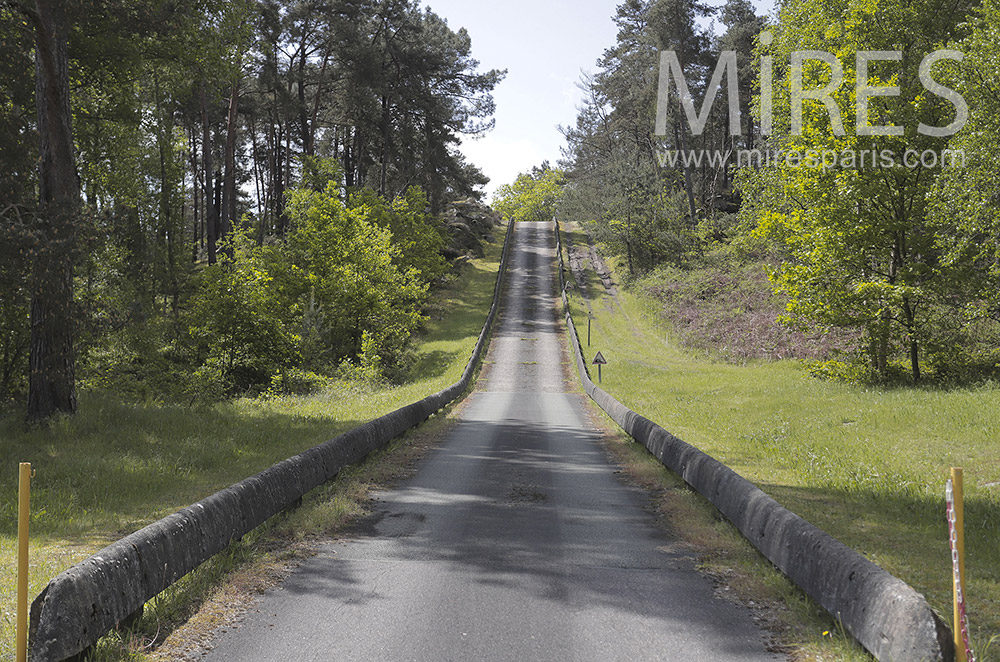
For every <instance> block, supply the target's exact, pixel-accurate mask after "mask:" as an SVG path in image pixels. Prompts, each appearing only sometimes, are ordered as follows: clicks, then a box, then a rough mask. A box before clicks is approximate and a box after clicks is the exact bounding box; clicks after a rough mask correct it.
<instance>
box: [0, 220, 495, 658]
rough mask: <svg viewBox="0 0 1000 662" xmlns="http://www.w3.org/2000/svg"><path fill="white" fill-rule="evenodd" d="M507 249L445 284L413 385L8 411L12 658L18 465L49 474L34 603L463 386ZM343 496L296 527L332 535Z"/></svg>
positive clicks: (7, 615) (490, 252)
mask: <svg viewBox="0 0 1000 662" xmlns="http://www.w3.org/2000/svg"><path fill="white" fill-rule="evenodd" d="M498 236H499V233H498ZM500 251H501V246H500V245H499V244H492V245H488V246H487V257H486V258H485V259H482V260H475V261H473V262H471V263H469V264H467V265H465V266H464V267H463V268H462V271H461V274H460V277H459V278H457V279H455V280H454V281H452V282H451V283H449V284H448V285H447V286H445V287H444V288H443V289H442V290H439V291H438V292H437V293H436V295H435V297H434V302H433V306H432V308H431V309H429V310H428V311H427V312H428V314H429V316H430V320H429V321H428V323H427V325H426V328H425V330H424V331H423V332H422V334H421V336H420V338H419V339H418V343H417V347H416V358H415V364H414V369H413V371H412V374H413V378H412V379H411V380H409V381H408V382H407V383H405V384H402V385H398V386H390V387H376V386H370V385H363V384H347V383H345V384H341V385H339V386H338V387H335V388H331V389H329V390H326V391H324V392H321V393H318V394H315V395H312V396H298V397H283V398H274V399H244V400H237V401H233V402H226V403H221V404H218V405H215V406H212V407H202V408H190V407H184V406H177V405H160V404H139V405H137V404H131V403H127V402H123V401H122V400H121V399H120V398H116V397H115V396H114V395H111V394H107V393H96V392H82V393H81V394H80V412H79V414H78V415H76V416H74V417H71V418H63V419H60V420H58V421H56V422H54V423H53V424H52V425H51V426H49V427H48V428H45V429H25V427H24V425H23V424H22V422H21V419H20V416H19V415H18V416H12V417H8V418H6V419H3V420H0V457H3V458H4V463H3V464H2V466H0V484H2V485H3V486H4V489H3V490H2V492H0V660H7V659H10V660H13V659H14V629H15V616H14V614H15V597H16V596H15V589H16V581H15V577H16V565H17V564H16V555H17V464H18V462H31V463H32V465H33V468H34V470H35V472H36V475H35V478H34V481H33V483H32V494H31V496H32V518H31V555H32V558H31V577H30V596H31V598H34V596H35V595H37V594H38V593H39V592H40V591H41V590H42V588H44V586H45V584H46V583H47V582H48V581H49V579H51V578H52V577H53V576H55V575H56V574H58V573H59V572H61V571H63V570H65V569H66V568H68V567H70V566H71V565H73V564H74V563H77V562H79V561H81V560H83V559H85V558H86V557H88V556H90V555H91V554H93V553H94V552H96V551H97V550H98V549H100V548H101V547H103V546H105V545H107V544H108V543H110V542H112V541H114V540H116V539H118V538H120V537H122V536H123V535H126V534H128V533H131V532H132V531H134V530H136V529H138V528H141V527H142V526H144V525H146V524H149V523H150V522H153V521H155V520H157V519H159V518H161V517H164V516H166V515H168V514H170V513H172V512H174V511H176V510H178V509H179V508H182V507H184V506H187V505H189V504H191V503H193V502H195V501H198V500H200V499H202V498H204V497H206V496H208V495H210V494H212V493H214V492H216V491H217V490H219V489H221V488H223V487H226V486H227V485H230V484H232V483H234V482H237V481H239V480H242V479H243V478H246V477H247V476H250V475H253V474H254V473H256V472H259V471H261V470H263V469H265V468H267V467H268V466H270V465H272V464H274V463H276V462H279V461H281V460H283V459H285V458H287V457H290V456H292V455H294V454H296V453H299V452H301V451H303V450H305V449H307V448H311V447H312V446H315V445H317V444H319V443H322V442H324V441H326V440H328V439H330V438H332V437H334V436H336V435H337V434H339V433H341V432H344V431H346V430H348V429H350V428H352V427H355V426H357V425H358V424H360V423H363V422H365V421H368V420H371V419H373V418H376V417H378V416H380V415H382V414H384V413H387V412H389V411H392V410H393V409H396V408H398V407H401V406H403V405H406V404H408V403H410V402H413V401H415V400H418V399H420V398H422V397H424V396H426V395H429V394H431V393H434V392H436V391H438V390H440V389H442V388H444V387H446V386H448V385H450V384H453V383H454V382H456V381H458V379H459V378H460V377H461V374H462V371H463V370H464V369H465V365H466V363H467V361H468V359H469V356H470V355H471V352H472V349H473V347H474V346H475V343H476V339H477V338H478V336H479V332H480V330H481V329H482V324H483V321H484V319H485V317H486V314H487V312H488V310H489V306H490V301H491V300H492V295H493V285H494V282H495V280H496V271H497V268H498V266H499V262H500ZM338 482H339V479H338ZM322 489H327V488H322ZM335 496H336V495H335V494H334V493H330V494H329V495H328V497H327V498H324V499H321V502H322V503H321V505H318V506H314V507H313V510H312V511H310V512H312V513H313V515H311V516H308V517H306V519H307V520H308V521H307V524H308V525H307V526H305V528H303V523H302V521H300V520H301V519H302V517H304V516H302V515H300V516H298V517H299V518H300V519H299V520H296V521H298V522H299V524H298V525H297V526H296V530H297V531H299V532H300V534H301V532H303V531H307V532H308V531H322V530H324V527H326V526H327V525H328V522H327V521H326V520H327V516H328V515H330V514H331V511H330V509H331V508H332V509H333V510H335V511H338V512H339V510H342V509H343V508H342V506H340V505H331V504H334V501H335V500H336V499H335ZM350 507H351V508H353V507H354V506H350ZM310 517H311V519H310ZM262 535H264V534H262ZM254 541H255V538H254V537H253V536H248V537H247V538H246V539H245V540H244V541H243V542H241V543H239V544H237V545H235V546H234V547H233V549H232V550H230V552H229V553H228V554H225V555H220V557H221V558H219V559H218V560H213V561H212V562H210V563H209V564H206V569H205V571H201V570H199V572H198V573H196V574H198V578H196V579H195V580H191V581H188V582H186V586H187V587H188V588H185V587H184V586H181V587H179V588H178V589H177V590H175V591H174V592H173V594H172V596H171V597H169V599H168V600H166V601H167V602H171V603H176V604H184V603H185V600H184V599H183V596H181V597H178V594H183V593H184V592H185V591H187V592H192V591H193V592H194V593H196V594H198V595H201V594H204V592H205V591H206V590H207V589H206V586H207V585H210V584H211V583H212V582H213V581H215V579H214V578H213V573H216V574H219V575H220V576H221V574H224V573H225V572H226V571H227V569H229V568H232V567H234V564H238V562H239V560H240V557H241V556H244V557H245V556H247V555H248V554H250V552H249V551H248V550H253V549H255V548H254V544H255V542H254ZM213 568H215V570H213ZM192 587H193V588H192ZM176 608H179V607H176V606H175V607H170V609H176ZM168 611H169V610H168Z"/></svg>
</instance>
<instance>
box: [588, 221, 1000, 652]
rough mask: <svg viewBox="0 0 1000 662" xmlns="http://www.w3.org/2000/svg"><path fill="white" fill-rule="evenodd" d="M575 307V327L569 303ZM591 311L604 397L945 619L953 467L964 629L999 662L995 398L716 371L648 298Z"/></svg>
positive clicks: (792, 372)
mask: <svg viewBox="0 0 1000 662" xmlns="http://www.w3.org/2000/svg"><path fill="white" fill-rule="evenodd" d="M581 239H582V237H581V236H579V235H577V236H575V237H574V240H575V241H576V242H579V241H581ZM588 289H589V290H590V291H591V292H592V293H599V290H600V285H599V283H597V284H596V286H592V287H590V288H588ZM598 298H600V297H598ZM571 305H572V308H573V314H574V317H575V319H576V321H577V324H578V325H581V324H582V326H580V328H582V329H585V328H586V307H585V303H584V301H583V300H582V298H580V297H579V294H578V293H574V297H573V300H572V302H571ZM592 307H593V312H594V316H595V320H594V323H593V346H592V349H591V353H593V352H595V351H596V350H598V349H600V350H602V351H603V352H604V354H605V356H606V358H607V359H608V361H609V365H607V366H605V370H604V371H603V372H604V383H603V386H604V387H605V388H606V389H607V390H608V391H609V392H610V393H612V394H614V395H615V396H616V397H617V398H619V399H620V400H621V401H622V402H623V403H625V404H626V405H628V406H630V407H632V408H633V409H635V410H636V411H638V412H640V413H642V414H643V415H645V416H647V417H649V418H651V419H652V420H654V421H657V422H658V423H660V424H661V425H663V426H664V427H666V428H667V429H669V430H670V431H671V432H673V433H675V434H677V435H678V436H679V437H681V438H682V439H684V440H686V441H688V442H690V443H692V444H694V445H696V446H698V447H699V448H701V449H702V450H704V451H706V452H707V453H709V454H711V455H713V456H715V457H716V458H718V459H719V460H721V461H723V462H725V463H726V464H728V465H729V466H730V467H732V468H733V469H734V470H736V471H737V472H739V473H740V474H741V475H743V476H745V477H746V478H748V479H749V480H751V481H753V482H754V483H756V484H758V485H759V486H760V487H761V488H762V489H764V490H765V491H766V492H768V493H769V494H771V495H772V496H773V497H775V498H776V499H777V500H778V501H779V502H781V503H782V504H784V505H786V506H787V507H789V508H790V509H791V510H792V511H794V512H796V513H798V514H800V515H802V516H803V517H805V518H806V519H807V520H809V521H811V522H813V523H815V524H816V525H818V526H820V527H821V528H823V529H825V530H826V531H828V532H829V533H831V534H832V535H834V536H835V537H837V538H839V539H840V540H842V541H844V542H845V543H847V544H848V545H850V546H852V547H854V548H855V549H857V550H859V551H861V552H862V553H863V554H865V555H866V556H867V557H868V558H870V559H872V560H873V561H874V562H876V563H878V564H879V565H881V566H883V567H885V568H886V569H888V570H889V571H890V572H892V573H894V574H896V575H897V576H899V577H901V578H902V579H904V580H905V581H907V582H909V583H910V584H912V585H913V586H914V587H916V588H917V589H918V590H919V591H921V592H923V593H925V594H926V595H927V597H928V599H929V600H930V602H931V604H932V606H934V608H935V609H937V610H938V611H939V613H941V614H943V615H944V616H945V619H946V620H949V621H950V613H951V583H950V556H949V552H948V547H947V531H946V524H945V520H944V498H943V497H944V483H945V480H946V479H947V477H948V469H949V467H951V466H963V467H964V468H965V476H966V542H967V561H966V567H967V575H968V585H967V592H968V599H969V611H970V618H971V620H972V630H973V634H974V636H975V643H976V644H977V645H978V648H979V649H980V650H979V651H977V652H979V653H980V655H979V659H980V660H983V659H994V660H997V659H1000V643H993V645H992V648H988V646H989V643H990V640H991V638H993V637H995V636H997V635H998V633H1000V459H998V457H1000V453H998V451H1000V439H998V433H1000V406H998V405H1000V388H998V387H979V388H974V389H967V390H948V391H946V390H932V389H928V390H921V389H912V388H903V389H894V390H879V389H872V388H862V387H855V386H850V385H845V384H839V383H830V382H823V381H818V380H815V379H811V378H809V377H807V376H806V374H805V373H804V371H803V370H802V369H801V367H800V365H799V364H798V363H797V362H792V361H778V362H767V363H765V362H758V363H749V364H747V365H741V366H737V365H732V364H727V363H722V362H715V361H712V360H710V359H708V358H705V357H704V356H703V355H702V356H695V355H694V354H693V353H692V352H690V351H685V350H682V349H680V348H679V347H677V346H676V345H675V344H674V343H673V342H672V341H671V339H670V333H669V331H667V332H665V331H664V330H663V329H662V328H657V325H656V324H655V323H653V322H652V321H651V320H652V319H656V318H657V316H655V315H653V314H652V310H651V302H650V301H649V300H648V299H641V298H638V297H636V296H634V295H632V294H631V293H629V292H624V293H622V295H621V296H620V298H619V301H618V303H617V304H616V303H613V302H611V301H610V300H609V299H607V298H603V299H601V300H599V301H598V300H595V301H594V302H592ZM984 652H986V654H985V655H984V654H983V653H984Z"/></svg>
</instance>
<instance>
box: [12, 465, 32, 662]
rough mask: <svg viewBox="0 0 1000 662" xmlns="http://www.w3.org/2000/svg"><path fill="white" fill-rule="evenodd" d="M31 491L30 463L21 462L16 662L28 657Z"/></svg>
mask: <svg viewBox="0 0 1000 662" xmlns="http://www.w3.org/2000/svg"><path fill="white" fill-rule="evenodd" d="M30 493H31V464H30V463H28V462H22V463H21V472H20V480H19V481H18V486H17V496H18V511H17V635H16V636H17V639H16V643H15V645H16V650H17V662H26V661H27V659H28V519H29V516H30V514H31V509H30V498H29V496H30Z"/></svg>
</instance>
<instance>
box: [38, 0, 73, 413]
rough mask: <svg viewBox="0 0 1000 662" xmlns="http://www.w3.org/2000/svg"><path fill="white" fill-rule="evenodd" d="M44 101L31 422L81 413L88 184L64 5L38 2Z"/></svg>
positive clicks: (40, 128)
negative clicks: (80, 273) (83, 202)
mask: <svg viewBox="0 0 1000 662" xmlns="http://www.w3.org/2000/svg"><path fill="white" fill-rule="evenodd" d="M35 8H36V10H37V19H36V23H35V66H36V95H37V98H36V103H37V109H38V134H39V156H40V160H41V163H40V167H39V175H40V177H39V192H40V199H41V204H42V215H43V219H42V224H43V228H44V232H43V234H44V239H43V242H44V243H43V244H41V245H40V246H39V249H38V251H37V252H36V253H35V255H34V262H33V265H32V279H31V347H30V355H29V365H30V375H29V385H28V420H29V421H31V422H40V421H44V420H45V419H47V418H49V417H50V416H52V415H53V414H56V413H59V412H63V413H75V412H76V383H75V374H74V356H73V249H74V247H75V243H76V237H75V230H74V221H75V219H76V217H77V215H78V213H79V206H80V182H79V179H78V178H77V174H76V166H75V164H74V156H73V124H72V115H71V113H70V102H69V55H68V50H69V46H68V41H67V38H68V32H69V30H68V26H67V25H66V19H65V16H64V15H63V11H62V4H61V3H59V2H50V1H49V0H37V2H36V3H35Z"/></svg>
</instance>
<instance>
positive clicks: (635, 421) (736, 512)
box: [555, 221, 955, 662]
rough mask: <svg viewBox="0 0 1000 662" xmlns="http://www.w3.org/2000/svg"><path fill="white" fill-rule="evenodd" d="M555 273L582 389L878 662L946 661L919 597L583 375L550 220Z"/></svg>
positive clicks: (939, 634) (932, 617) (948, 644)
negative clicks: (555, 258)
mask: <svg viewBox="0 0 1000 662" xmlns="http://www.w3.org/2000/svg"><path fill="white" fill-rule="evenodd" d="M555 227H556V249H557V251H558V252H559V278H560V285H561V289H562V299H563V306H564V310H565V312H566V325H567V328H568V330H569V335H570V341H571V343H572V345H573V348H574V351H575V354H576V365H577V370H578V371H579V373H580V379H581V380H582V381H583V386H584V389H585V390H586V392H587V394H588V395H589V396H590V397H591V398H592V399H593V400H594V402H596V403H597V404H598V405H599V406H600V407H601V409H603V410H604V411H605V412H606V413H607V414H608V416H610V417H611V418H612V419H613V420H614V421H615V422H616V423H617V424H618V425H620V426H621V428H622V429H623V430H625V432H627V433H628V434H629V436H631V437H632V438H633V439H635V440H636V441H638V442H639V443H641V444H643V445H644V446H645V447H646V448H647V449H648V450H649V452H650V453H652V454H653V456H654V457H656V458H657V459H658V460H659V461H660V462H661V463H662V464H663V465H664V466H666V467H667V468H669V469H671V470H672V471H674V472H675V473H676V474H678V475H679V476H680V477H681V478H683V479H684V481H685V482H687V484H688V485H690V486H691V487H692V488H694V489H695V490H697V491H698V492H699V493H701V494H702V496H704V497H705V498H706V499H708V500H709V501H711V502H712V503H713V504H714V505H715V507H716V508H718V509H719V512H721V513H722V514H723V515H724V516H725V517H726V518H727V519H728V520H729V521H730V522H732V523H733V525H734V526H735V527H736V528H737V529H739V531H740V533H742V534H743V535H744V536H745V537H746V539H747V540H749V541H750V543H751V544H753V546H754V547H756V548H757V549H758V550H760V552H761V554H763V555H764V556H765V557H766V558H767V559H768V560H769V561H771V563H773V564H774V565H775V566H776V567H777V568H778V569H779V570H781V572H783V573H784V574H785V575H786V576H788V578H789V579H791V580H792V581H793V582H795V584H796V585H797V586H798V587H799V588H801V589H802V590H803V591H805V592H806V593H807V594H808V595H809V597H811V598H812V599H813V600H815V601H816V602H817V603H819V604H820V605H821V606H822V607H823V608H824V609H826V610H827V611H828V612H829V613H830V614H831V615H832V616H833V617H834V618H836V619H837V620H838V621H840V622H841V623H842V624H843V626H844V628H845V629H846V630H847V631H848V632H850V633H851V635H852V636H853V637H854V638H855V639H856V640H857V641H858V643H860V644H861V645H862V646H864V647H865V649H867V650H868V652H870V653H871V654H872V655H874V656H875V658H876V659H878V660H881V661H883V662H951V661H952V660H954V659H955V647H954V642H953V639H952V636H951V630H950V629H949V628H948V626H947V625H945V624H944V623H943V622H942V621H941V619H940V618H938V617H937V615H936V614H935V613H934V611H933V610H932V609H931V608H930V606H929V605H928V604H927V601H926V600H925V599H924V596H922V595H920V594H919V593H917V592H916V591H915V590H914V589H913V588H911V587H910V586H909V585H908V584H906V583H905V582H903V581H902V580H900V579H898V578H896V577H894V576H893V575H891V574H889V573H888V572H886V571H885V570H884V569H882V568H880V567H879V566H877V565H875V564H874V563H872V562H871V561H869V560H868V559H866V558H865V557H864V556H862V555H861V554H859V553H857V552H856V551H854V550H853V549H851V548H850V547H847V546H846V545H844V544H843V543H841V542H840V541H838V540H836V539H835V538H833V537H832V536H830V535H829V534H828V533H826V532H825V531H822V530H821V529H819V528H817V527H815V526H813V525H812V524H810V523H809V522H807V521H805V520H804V519H802V518H801V517H799V516H798V515H796V514H795V513H793V512H791V511H789V510H788V509H787V508H785V507H784V506H782V505H780V504H779V503H778V502H777V501H775V500H774V499H772V498H771V497H769V496H768V495H767V494H765V493H764V492H763V491H762V490H760V488H758V487H757V486H755V485H754V484H753V483H751V482H750V481H748V480H746V479H745V478H743V477H742V476H740V475H739V474H737V473H736V472H734V471H733V470H732V469H730V468H729V467H727V466H726V465H724V464H722V463H721V462H719V461H718V460H716V459H715V458H713V457H711V456H709V455H707V454H705V453H703V452H702V451H700V450H698V449H697V448H695V447H694V446H691V445H690V444H688V443H686V442H684V441H681V440H680V439H678V438H677V437H675V436H674V435H672V434H670V433H669V432H667V431H666V430H664V429H663V428H662V427H660V426H659V425H657V424H656V423H653V422H652V421H650V420H649V419H647V418H644V417H643V416H640V415H639V414H637V413H636V412H634V411H632V410H631V409H629V408H628V407H626V406H625V405H623V404H622V403H620V402H618V400H616V399H615V398H613V397H612V396H611V395H609V394H608V393H607V392H606V391H604V390H603V389H601V388H600V387H599V386H597V385H596V384H594V382H593V381H591V379H590V374H589V373H588V370H587V364H586V361H585V360H584V357H583V348H582V346H581V344H580V339H579V336H578V335H577V332H576V327H575V325H574V324H573V317H572V315H571V314H570V310H569V300H568V298H567V296H566V279H565V276H564V269H565V265H564V262H563V258H562V237H561V234H560V229H559V223H558V221H556V223H555Z"/></svg>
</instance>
